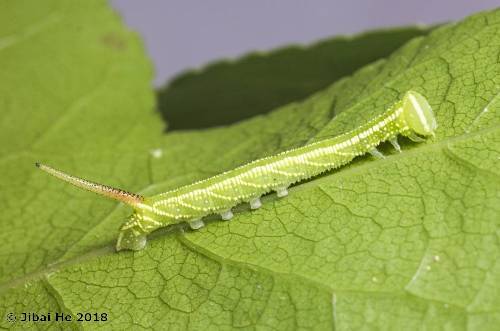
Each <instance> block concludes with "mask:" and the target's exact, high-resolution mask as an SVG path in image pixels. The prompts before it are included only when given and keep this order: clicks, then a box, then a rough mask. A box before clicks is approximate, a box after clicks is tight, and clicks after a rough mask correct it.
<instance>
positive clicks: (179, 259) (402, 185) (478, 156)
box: [0, 1, 500, 330]
mask: <svg viewBox="0 0 500 331" xmlns="http://www.w3.org/2000/svg"><path fill="white" fill-rule="evenodd" d="M10 4H11V3H10V2H9V5H10ZM86 4H87V5H86V6H87V8H85V9H86V10H81V9H80V8H79V10H78V11H74V10H71V8H66V7H67V6H71V5H68V4H67V3H66V2H62V1H61V2H60V3H56V2H54V8H53V12H56V13H59V20H61V19H62V21H57V22H54V23H52V24H56V25H57V24H60V25H61V26H54V27H53V28H52V29H50V30H48V31H46V30H40V29H39V28H34V27H33V26H32V25H30V24H33V22H36V17H35V16H37V15H38V16H37V17H50V14H48V13H45V14H44V15H41V14H40V12H41V11H42V9H40V8H38V9H36V10H35V7H34V6H30V10H23V15H31V17H28V18H26V21H27V22H28V23H26V24H25V25H21V26H10V25H7V27H3V26H2V29H0V31H8V33H5V36H6V37H3V38H2V39H0V44H1V45H5V42H4V41H5V40H7V41H9V40H15V39H16V38H17V42H15V43H14V42H10V45H9V47H4V49H2V50H1V51H0V64H1V65H2V68H7V70H2V71H1V73H0V75H3V76H1V77H2V79H1V80H0V81H1V83H0V97H1V100H2V101H3V100H7V101H5V102H4V105H3V107H4V108H5V109H6V110H5V111H3V113H5V114H6V115H5V116H4V117H3V118H2V122H0V123H1V126H2V131H0V136H1V137H2V142H4V141H6V142H7V143H2V149H1V151H2V155H1V160H0V178H1V182H0V183H1V184H0V185H1V186H0V188H1V192H2V194H1V196H0V206H1V207H3V208H2V210H3V212H2V218H1V220H0V222H2V225H3V229H4V231H3V232H2V233H1V234H0V236H1V239H2V240H3V244H2V254H1V255H0V262H1V264H2V269H0V270H1V272H0V276H1V280H2V285H0V295H1V300H0V307H1V309H0V310H1V311H0V313H2V314H6V313H7V312H16V313H18V314H19V313H20V312H22V311H36V312H44V311H53V312H55V311H59V312H61V311H62V312H67V313H70V312H72V313H74V314H76V313H78V312H99V313H102V312H104V313H107V314H108V319H109V321H107V322H91V323H84V324H77V323H74V324H54V323H52V324H50V323H48V324H37V325H36V326H38V327H40V328H44V327H45V328H50V327H54V326H57V327H60V328H63V327H66V328H69V327H75V328H77V327H83V328H88V329H95V328H98V327H102V328H107V329H120V328H132V329H141V328H151V327H154V328H162V329H165V328H167V327H170V328H171V329H185V328H190V329H201V328H203V329H214V330H215V329H230V328H246V329H250V328H262V329H264V328H265V329H283V330H285V329H297V328H317V329H331V328H332V327H335V328H336V329H361V328H365V329H417V328H428V329H453V330H455V329H477V330H485V329H494V328H495V327H496V326H497V325H498V323H499V322H500V285H499V284H500V247H499V246H500V244H499V242H498V230H499V224H500V185H499V181H500V179H499V175H500V171H499V170H498V163H499V158H500V115H499V114H500V112H499V110H500V96H499V95H500V63H499V52H500V11H498V10H497V11H494V12H490V13H484V14H478V15H475V16H473V17H470V18H468V19H466V20H464V21H463V22H460V23H457V24H452V25H446V26H443V27H441V28H439V29H436V30H435V31H433V32H432V33H431V34H430V35H429V36H427V37H420V38H416V39H413V40H411V41H410V42H409V43H407V44H406V45H405V46H404V47H402V48H401V49H399V50H398V51H396V52H395V53H393V54H392V55H391V56H390V57H389V58H388V59H386V60H379V61H378V62H376V63H373V64H371V65H369V66H366V67H364V68H363V69H361V70H359V71H357V72H356V73H355V74H354V75H353V76H351V77H348V78H345V79H342V80H339V81H337V82H336V83H335V84H333V85H331V86H329V87H328V88H326V89H324V90H322V91H319V92H317V93H316V94H314V95H313V96H311V97H309V98H308V99H306V100H304V101H303V102H297V103H292V104H289V105H285V106H283V107H281V108H279V109H276V110H275V111H273V112H272V113H270V114H268V115H265V116H259V117H255V118H252V119H249V120H247V121H244V122H240V123H238V124H235V125H232V126H229V127H225V128H217V129H210V130H205V131H193V132H177V133H172V134H167V135H163V136H162V135H161V134H160V133H161V130H162V126H161V121H160V119H159V118H157V117H156V116H154V115H153V114H152V112H151V109H150V108H151V92H149V91H148V87H147V85H148V80H149V66H148V65H147V63H145V61H144V59H143V56H142V55H141V54H142V53H141V49H140V47H138V45H137V41H136V39H135V38H134V37H133V36H130V34H129V33H128V32H126V31H125V30H123V28H122V27H120V25H119V24H117V22H116V18H115V17H114V16H113V15H112V14H111V13H110V12H109V11H108V10H107V9H106V8H105V7H102V6H100V5H99V3H93V2H92V3H91V2H86ZM10 6H13V5H10ZM16 6H17V5H16ZM44 8H45V7H44ZM7 9H9V10H14V9H15V8H5V9H4V8H2V10H1V11H0V13H1V15H5V16H6V17H7V18H8V17H12V16H13V15H14V14H13V12H12V11H11V12H9V11H8V10H7ZM30 13H31V14H30ZM35 14H36V15H35ZM40 19H41V18H40ZM90 21H91V22H90ZM0 22H2V24H5V23H4V22H8V20H7V19H5V20H0ZM16 22H17V21H16ZM10 24H11V25H12V24H14V23H13V22H10ZM35 26H36V27H38V26H39V25H35ZM23 27H24V28H23ZM62 27H64V28H62ZM83 27H84V28H83ZM26 31H28V32H26ZM30 31H37V33H36V34H35V33H32V32H30ZM103 31H106V32H109V31H112V32H113V33H112V34H111V35H112V36H113V37H112V38H111V39H109V38H105V39H104V40H107V42H104V43H103V42H102V40H103V39H102V38H99V37H101V36H102V35H103ZM104 35H106V34H104ZM9 36H15V37H10V39H9ZM20 36H22V38H20ZM23 38H28V39H23ZM45 38H47V39H48V41H47V40H46V39H45ZM24 40H26V42H23V41H24ZM28 40H29V42H28ZM119 41H121V42H119ZM2 42H3V43H2ZM70 44H71V45H74V46H73V47H74V50H73V51H71V52H70V51H69V50H68V45H70ZM118 45H122V46H123V45H126V47H124V48H123V47H120V46H118ZM23 47H25V48H26V49H23ZM70 49H73V48H70ZM26 52H28V53H29V54H30V58H27V56H28V55H25V53H26ZM34 53H36V54H42V55H40V58H36V59H32V58H31V55H32V54H34ZM43 54H51V56H50V57H49V56H46V58H45V59H44V56H43ZM54 54H57V56H54ZM76 55H78V56H79V57H78V58H75V56H76ZM59 58H60V59H59ZM54 59H57V62H56V61H55V60H54ZM64 59H66V61H67V62H69V63H72V61H75V63H77V64H78V65H77V66H68V67H66V66H63V67H62V68H64V69H62V68H61V65H60V63H64ZM9 61H10V62H9ZM37 61H39V63H37ZM54 62H55V63H54ZM91 68H92V70H90V69H91ZM106 68H114V69H110V70H111V73H110V74H108V75H107V76H106V79H107V80H104V81H103V72H104V71H105V70H106ZM58 74H59V76H58ZM85 74H87V76H88V77H87V78H85V77H83V78H82V77H80V76H82V75H85ZM33 76H36V77H40V78H39V80H42V79H43V82H44V83H43V84H41V83H40V82H38V84H36V83H34V82H37V81H36V80H33V79H28V78H32V77H33ZM7 77H10V79H11V81H8V80H7ZM63 77H64V79H63ZM58 78H59V80H60V82H59V81H58ZM15 79H17V81H16V80H15ZM16 82H17V84H18V85H17V88H16V85H15V83H16ZM86 83H88V86H87V85H86ZM53 85H54V86H53ZM27 86H28V87H27ZM410 88H411V89H416V90H417V91H419V92H421V93H423V94H424V95H425V96H426V97H427V98H428V99H429V101H430V103H431V105H432V106H433V108H434V110H435V112H436V114H437V118H438V124H439V129H438V132H437V136H436V138H435V139H434V140H429V141H427V142H426V143H421V144H415V143H411V142H409V141H403V142H402V147H403V153H402V154H396V153H394V152H392V151H390V149H389V148H384V150H385V151H386V152H387V153H388V154H390V155H389V156H388V158H387V159H385V160H382V161H379V160H372V159H371V158H369V157H363V158H359V159H356V160H355V161H353V162H352V163H351V164H350V165H349V166H348V167H344V168H342V169H340V170H338V171H335V172H333V173H330V174H327V175H324V176H321V177H319V178H315V179H313V180H311V181H309V182H307V183H303V184H300V185H297V186H295V187H294V188H292V189H291V190H290V196H289V197H287V198H285V199H280V200H277V199H276V198H275V196H274V195H270V196H268V197H266V198H265V199H264V201H265V203H264V206H263V208H262V209H259V210H257V211H252V212H250V211H248V210H247V209H246V208H240V210H239V213H237V215H236V217H235V219H234V220H233V221H231V222H221V221H218V220H214V221H212V222H210V224H209V225H208V226H207V227H205V228H204V229H202V230H199V231H195V232H191V231H186V232H183V231H180V230H168V229H167V230H165V231H159V232H158V233H155V234H154V235H153V236H151V237H152V238H151V240H150V241H149V243H148V246H147V248H146V249H145V250H143V251H140V252H121V253H114V252H113V245H114V240H115V238H116V232H117V228H118V226H119V225H120V224H121V222H122V221H123V219H124V217H125V216H126V215H127V214H128V213H129V212H130V211H129V210H127V208H126V207H125V206H122V205H116V204H115V203H113V202H109V201H101V199H100V198H98V197H96V196H93V195H90V194H89V193H86V192H78V191H76V190H75V189H73V188H71V187H68V186H67V185H65V184H63V183H59V182H56V181H55V180H53V179H52V178H48V176H46V175H45V174H43V173H39V172H36V170H35V169H34V167H33V166H32V162H34V161H35V160H36V159H42V160H43V161H46V162H48V161H50V164H53V165H56V166H58V167H61V168H63V169H65V170H68V171H71V172H74V173H76V174H79V175H82V176H85V177H89V178H92V179H95V180H98V181H103V182H106V183H108V184H112V185H117V186H122V187H124V188H127V189H130V190H136V191H140V192H141V193H144V194H152V193H155V192H160V191H162V190H165V189H168V188H172V187H176V186H179V185H182V184H186V183H189V182H191V181H193V180H196V179H200V178H204V177H206V176H209V175H213V174H216V173H218V172H220V171H223V170H227V169H231V168H232V167H234V166H236V165H238V164H241V163H243V162H245V161H249V160H252V159H255V158H257V157H260V156H263V155H268V154H270V153H276V152H278V151H281V150H284V149H286V148H289V147H291V146H296V145H298V144H301V143H303V142H304V141H308V140H314V139H319V138H320V137H324V136H331V135H335V134H338V133H341V132H344V131H346V130H349V129H350V128H353V127H356V126H358V125H360V124H362V123H364V122H365V121H366V120H367V119H370V118H372V117H373V116H375V115H376V114H378V113H380V112H382V111H384V109H385V108H386V107H387V106H388V105H390V104H391V103H393V102H394V101H395V100H396V99H398V98H399V97H401V96H402V94H403V93H404V92H405V91H407V90H408V89H410ZM65 89H66V90H67V91H65ZM72 91H73V94H71V92H72ZM89 91H90V92H89ZM23 92H24V94H23ZM57 93H58V94H57ZM54 95H55V96H54ZM68 95H71V96H72V97H69V96H68ZM193 97H196V96H193ZM64 101H66V102H64ZM36 106H37V107H40V110H38V111H34V110H35V109H36V108H35V107H36ZM334 114H337V116H335V118H334V119H332V117H333V115H334ZM35 117H36V118H35ZM13 124H15V125H13ZM37 130H39V131H37ZM34 132H35V133H34ZM37 132H38V133H37ZM36 133H37V134H36ZM12 137H19V139H13V138H12ZM384 147H387V146H384ZM152 149H156V152H155V153H153V154H151V153H150V151H151V150H152ZM160 151H161V153H160ZM30 325H31V326H33V324H22V323H17V324H9V323H8V322H6V321H2V323H1V324H0V326H1V327H9V326H17V327H19V328H26V327H27V326H30Z"/></svg>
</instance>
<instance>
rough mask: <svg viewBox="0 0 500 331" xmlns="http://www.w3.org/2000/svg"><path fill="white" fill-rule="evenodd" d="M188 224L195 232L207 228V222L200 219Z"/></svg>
mask: <svg viewBox="0 0 500 331" xmlns="http://www.w3.org/2000/svg"><path fill="white" fill-rule="evenodd" d="M188 224H189V227H190V228H191V229H193V230H198V229H201V228H202V227H204V226H205V222H203V221H202V220H200V219H197V220H192V221H189V222H188Z"/></svg>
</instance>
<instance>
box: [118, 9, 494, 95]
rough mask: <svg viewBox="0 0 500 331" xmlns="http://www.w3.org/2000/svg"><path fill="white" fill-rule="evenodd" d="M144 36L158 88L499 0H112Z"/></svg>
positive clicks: (440, 19) (438, 19)
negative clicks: (290, 47)
mask: <svg viewBox="0 0 500 331" xmlns="http://www.w3.org/2000/svg"><path fill="white" fill-rule="evenodd" d="M111 4H112V6H113V7H114V8H116V10H118V12H119V13H121V15H122V16H123V17H124V19H125V22H126V23H127V24H128V25H129V26H130V27H132V28H133V29H134V30H136V31H138V32H139V33H140V34H141V35H142V36H143V38H144V40H145V43H146V47H147V50H148V52H149V54H150V56H151V57H152V59H153V62H154V64H155V67H156V78H155V81H154V84H155V85H156V86H159V85H161V84H163V83H164V82H165V81H167V80H169V79H170V78H172V77H173V76H174V75H176V74H177V73H179V72H181V71H183V70H186V69H190V68H193V67H200V66H201V65H203V64H205V63H207V62H210V61H213V60H217V59H220V58H228V57H237V56H239V55H242V54H244V53H246V52H249V51H254V50H269V49H272V48H275V47H278V46H282V45H286V44H290V43H310V42H313V41H316V40H318V39H321V38H325V37H329V36H333V35H338V34H353V33H359V32H362V31H365V30H369V29H373V28H380V27H390V26H398V25H413V24H431V23H437V22H444V21H448V20H457V19H460V18H462V17H464V16H467V15H469V14H471V13H474V12H477V11H480V10H485V9H492V8H495V7H497V6H498V5H499V1H498V0H435V1H430V0H421V1H409V0H407V1H404V0H351V1H327V0H315V1H307V0H254V1H242V0H208V1H203V0H198V1H195V0H168V1H165V0H147V1H137V0H111Z"/></svg>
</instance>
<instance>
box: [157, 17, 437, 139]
mask: <svg viewBox="0 0 500 331" xmlns="http://www.w3.org/2000/svg"><path fill="white" fill-rule="evenodd" d="M429 30H430V29H429V28H421V27H405V28H399V29H393V30H380V31H373V32H368V33H366V34H362V35H357V36H353V37H347V38H346V37H336V38H331V39H326V40H322V41H320V42H318V43H314V44H312V45H310V46H307V47H303V46H298V45H295V46H288V47H284V48H280V49H277V50H274V51H272V52H270V53H262V52H260V53H251V54H248V55H246V56H244V57H243V58H241V59H238V60H236V61H229V60H226V61H219V62H215V63H212V64H210V65H208V66H207V67H206V68H204V69H203V70H197V71H189V72H186V73H185V74H182V75H180V76H179V77H177V78H175V79H174V80H173V81H172V82H170V83H169V84H168V85H167V86H166V87H164V88H162V89H160V90H159V91H158V108H159V111H160V113H161V114H162V116H163V117H164V118H165V119H166V120H167V122H168V126H169V130H177V129H199V128H205V127H213V126H217V125H223V124H230V123H234V122H236V121H239V120H242V119H246V118H249V117H252V116H255V115H259V114H263V113H267V112H269V111H271V110H272V109H273V108H276V107H279V106H281V105H284V104H287V103H290V102H293V101H299V100H302V99H304V98H305V97H307V96H308V95H310V94H311V93H313V92H316V91H318V90H321V89H323V88H325V87H327V86H328V85H331V84H332V83H334V82H335V81H337V80H338V79H340V78H342V77H344V76H346V75H350V74H352V73H353V72H354V71H355V70H357V69H359V68H361V67H363V66H364V65H366V64H369V63H371V62H373V61H376V60H379V59H381V58H384V57H386V56H389V55H390V54H391V53H392V52H394V51H395V50H396V49H397V48H399V47H400V46H402V45H403V44H404V43H405V42H407V41H408V40H410V39H411V38H413V37H416V36H420V35H424V34H426V33H428V32H429Z"/></svg>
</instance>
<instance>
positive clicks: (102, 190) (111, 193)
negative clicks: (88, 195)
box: [35, 162, 144, 207]
mask: <svg viewBox="0 0 500 331" xmlns="http://www.w3.org/2000/svg"><path fill="white" fill-rule="evenodd" d="M35 165H36V166H37V167H38V168H40V169H41V170H43V171H45V172H47V173H49V174H50V175H52V176H54V177H57V178H59V179H61V180H63V181H65V182H68V183H70V184H72V185H74V186H77V187H80V188H83V189H84V190H87V191H91V192H94V193H97V194H99V195H103V196H105V197H108V198H111V199H115V200H118V201H121V202H124V203H126V204H128V205H130V206H132V207H134V206H136V205H137V204H139V203H141V202H143V201H144V197H143V196H141V195H138V194H135V193H130V192H127V191H124V190H121V189H119V188H114V187H111V186H107V185H102V184H99V183H94V182H91V181H89V180H86V179H83V178H79V177H76V176H72V175H68V174H66V173H64V172H62V171H59V170H57V169H54V168H51V167H49V166H47V165H44V164H41V163H38V162H37V163H35Z"/></svg>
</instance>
